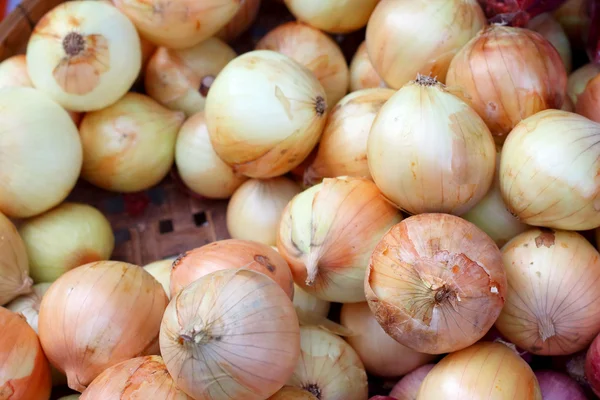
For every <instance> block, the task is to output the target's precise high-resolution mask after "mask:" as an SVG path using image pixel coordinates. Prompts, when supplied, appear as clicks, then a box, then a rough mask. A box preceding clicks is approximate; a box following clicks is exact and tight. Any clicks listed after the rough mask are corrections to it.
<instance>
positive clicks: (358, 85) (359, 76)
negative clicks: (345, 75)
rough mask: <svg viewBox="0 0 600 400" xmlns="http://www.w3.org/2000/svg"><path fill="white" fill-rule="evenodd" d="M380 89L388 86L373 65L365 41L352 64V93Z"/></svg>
mask: <svg viewBox="0 0 600 400" xmlns="http://www.w3.org/2000/svg"><path fill="white" fill-rule="evenodd" d="M378 87H381V88H385V87H387V85H386V84H385V82H384V81H383V79H381V77H380V76H379V74H377V71H375V68H374V67H373V64H371V60H370V59H369V54H368V53H367V42H366V41H364V42H362V43H361V44H360V46H358V49H357V50H356V53H354V56H353V57H352V62H351V63H350V91H351V92H354V91H357V90H362V89H371V88H378Z"/></svg>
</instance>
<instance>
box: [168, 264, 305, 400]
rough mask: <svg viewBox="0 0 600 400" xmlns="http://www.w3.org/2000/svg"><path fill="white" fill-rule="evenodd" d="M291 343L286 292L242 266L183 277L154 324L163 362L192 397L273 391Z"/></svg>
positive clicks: (294, 349)
mask: <svg viewBox="0 0 600 400" xmlns="http://www.w3.org/2000/svg"><path fill="white" fill-rule="evenodd" d="M172 293H175V292H172ZM299 342H300V333H299V326H298V318H297V317H296V313H295V312H294V306H293V305H292V301H291V300H290V299H289V297H288V294H287V293H285V292H284V291H283V290H282V289H281V288H280V287H279V285H277V284H276V283H275V282H274V281H273V280H271V279H269V278H268V277H267V276H266V275H264V274H262V273H258V272H255V271H250V270H247V269H226V270H220V271H215V272H212V273H210V274H208V275H206V276H204V277H202V278H200V279H198V280H196V281H194V282H193V283H191V284H190V285H189V286H187V287H186V288H185V289H183V290H182V291H181V292H179V293H177V294H176V295H174V296H173V299H172V300H171V303H169V306H168V307H167V310H166V311H165V315H164V318H163V322H162V325H161V329H160V350H161V354H162V355H163V358H164V360H165V364H166V365H167V369H168V370H169V373H170V374H171V376H172V377H173V380H174V381H175V384H176V385H177V386H179V387H180V388H181V389H182V390H183V391H184V392H186V393H187V394H188V395H190V396H191V397H193V398H194V399H215V400H216V399H245V400H262V399H265V398H267V397H269V396H271V395H273V394H274V393H275V392H277V391H278V390H279V389H280V388H281V387H282V386H283V385H284V384H285V382H286V381H287V380H288V379H289V378H290V376H291V375H292V372H293V371H294V367H295V366H296V362H297V361H298V356H299V349H300V346H299ZM216 382H217V383H218V384H215V383H216Z"/></svg>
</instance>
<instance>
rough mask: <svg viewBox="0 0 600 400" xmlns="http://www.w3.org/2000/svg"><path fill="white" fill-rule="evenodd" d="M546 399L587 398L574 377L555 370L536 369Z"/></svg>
mask: <svg viewBox="0 0 600 400" xmlns="http://www.w3.org/2000/svg"><path fill="white" fill-rule="evenodd" d="M535 376H536V378H537V380H538V383H539V384H540V390H541V391H542V398H543V399H544V400H567V399H568V400H586V395H585V392H584V391H583V389H582V388H581V386H579V385H578V384H577V382H576V381H575V380H574V379H571V378H569V377H568V376H567V375H565V374H561V373H560V372H555V371H545V370H544V371H535Z"/></svg>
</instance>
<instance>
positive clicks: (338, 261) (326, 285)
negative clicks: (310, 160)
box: [277, 177, 402, 400]
mask: <svg viewBox="0 0 600 400" xmlns="http://www.w3.org/2000/svg"><path fill="white" fill-rule="evenodd" d="M401 220H402V216H401V215H400V213H399V212H398V210H396V209H395V208H394V207H393V206H392V205H391V204H389V203H388V202H387V201H386V200H385V199H384V198H383V196H382V195H381V193H380V192H379V190H378V189H377V187H376V186H375V184H374V183H373V182H371V181H369V180H367V179H362V178H350V177H340V178H326V179H324V180H323V183H321V184H319V185H316V186H313V187H312V188H310V189H308V190H305V191H304V192H302V193H300V194H299V195H297V196H296V197H294V199H292V201H291V202H290V203H289V205H288V206H287V207H286V209H285V210H284V212H283V216H282V217H281V224H280V228H279V233H278V237H277V248H278V249H279V252H280V253H281V255H283V257H284V258H285V259H286V260H287V262H288V264H289V265H290V267H291V269H292V274H293V275H294V281H295V282H296V284H298V285H299V286H300V287H302V288H303V289H304V290H306V291H307V292H308V293H310V294H312V295H314V296H316V297H318V298H320V299H322V300H327V301H336V302H340V303H356V302H361V301H365V293H364V289H363V281H364V276H365V269H366V267H367V263H368V260H369V257H370V255H371V252H372V251H373V249H374V248H375V245H376V244H377V242H378V241H379V240H380V239H381V237H382V236H383V234H384V233H385V232H386V231H387V230H388V229H390V228H391V227H392V226H393V225H394V224H396V223H398V222H400V221H401ZM321 400H323V399H321Z"/></svg>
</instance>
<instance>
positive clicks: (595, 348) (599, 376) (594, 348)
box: [585, 335, 600, 396]
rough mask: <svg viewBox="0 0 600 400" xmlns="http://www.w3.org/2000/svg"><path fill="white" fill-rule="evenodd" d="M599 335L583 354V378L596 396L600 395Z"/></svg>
mask: <svg viewBox="0 0 600 400" xmlns="http://www.w3.org/2000/svg"><path fill="white" fill-rule="evenodd" d="M599 337H600V335H598V336H596V338H595V339H594V340H593V341H592V344H591V345H590V348H589V349H588V351H587V353H586V356H585V378H586V379H587V381H588V383H589V384H590V386H591V388H592V390H593V391H594V393H595V394H596V396H600V339H598V338H599Z"/></svg>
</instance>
